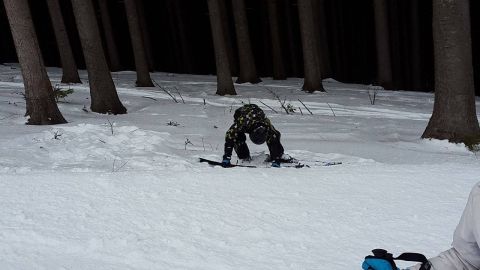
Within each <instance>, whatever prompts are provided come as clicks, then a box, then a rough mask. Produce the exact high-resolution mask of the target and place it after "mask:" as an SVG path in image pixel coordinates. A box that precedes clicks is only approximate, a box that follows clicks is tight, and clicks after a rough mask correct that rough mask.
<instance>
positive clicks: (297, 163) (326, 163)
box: [199, 158, 342, 169]
mask: <svg viewBox="0 0 480 270" xmlns="http://www.w3.org/2000/svg"><path fill="white" fill-rule="evenodd" d="M199 161H200V162H205V163H208V164H209V165H212V166H222V162H219V161H214V160H210V159H206V158H199ZM264 164H267V163H264ZM339 164H342V162H338V161H321V162H316V164H315V165H313V166H333V165H339ZM222 167H223V166H222ZM233 167H241V168H242V167H243V168H264V166H255V165H245V164H230V165H228V166H226V167H225V168H233ZM310 167H311V166H310V165H308V164H304V163H302V162H300V161H298V160H295V159H289V160H288V161H287V160H285V161H283V162H281V165H280V168H297V169H299V168H310ZM265 168H267V166H265Z"/></svg>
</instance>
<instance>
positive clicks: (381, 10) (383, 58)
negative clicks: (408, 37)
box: [373, 0, 393, 89]
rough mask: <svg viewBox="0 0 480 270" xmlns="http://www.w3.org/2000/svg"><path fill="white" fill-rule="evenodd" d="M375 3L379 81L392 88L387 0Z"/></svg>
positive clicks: (382, 84) (376, 0)
mask: <svg viewBox="0 0 480 270" xmlns="http://www.w3.org/2000/svg"><path fill="white" fill-rule="evenodd" d="M373 5H374V14H375V35H376V44H377V81H378V84H380V85H381V86H383V87H384V88H388V89H391V88H392V86H393V84H392V83H393V79H392V60H391V56H390V33H389V30H388V25H389V23H388V17H387V13H388V10H387V2H386V0H374V2H373Z"/></svg>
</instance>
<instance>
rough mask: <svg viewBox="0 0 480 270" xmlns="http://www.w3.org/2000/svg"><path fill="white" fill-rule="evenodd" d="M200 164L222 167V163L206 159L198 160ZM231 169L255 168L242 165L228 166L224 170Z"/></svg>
mask: <svg viewBox="0 0 480 270" xmlns="http://www.w3.org/2000/svg"><path fill="white" fill-rule="evenodd" d="M200 162H206V163H208V164H209V165H212V166H222V162H219V161H214V160H210V159H206V158H200ZM222 167H223V166H222ZM233 167H244V168H257V166H253V165H243V164H230V165H228V166H226V167H225V168H233Z"/></svg>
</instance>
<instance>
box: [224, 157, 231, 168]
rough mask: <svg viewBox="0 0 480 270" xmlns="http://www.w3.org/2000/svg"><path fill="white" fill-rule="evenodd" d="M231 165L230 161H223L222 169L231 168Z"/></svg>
mask: <svg viewBox="0 0 480 270" xmlns="http://www.w3.org/2000/svg"><path fill="white" fill-rule="evenodd" d="M230 165H231V163H230V159H226V158H225V159H223V161H222V167H229V166H230Z"/></svg>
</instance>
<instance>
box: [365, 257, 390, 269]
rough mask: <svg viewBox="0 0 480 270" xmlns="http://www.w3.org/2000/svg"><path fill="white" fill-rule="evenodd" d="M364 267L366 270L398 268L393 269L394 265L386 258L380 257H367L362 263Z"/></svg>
mask: <svg viewBox="0 0 480 270" xmlns="http://www.w3.org/2000/svg"><path fill="white" fill-rule="evenodd" d="M362 269H364V270H369V269H372V270H398V268H397V269H392V265H391V264H390V263H389V262H388V261H387V260H384V259H378V258H365V261H363V263H362Z"/></svg>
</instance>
